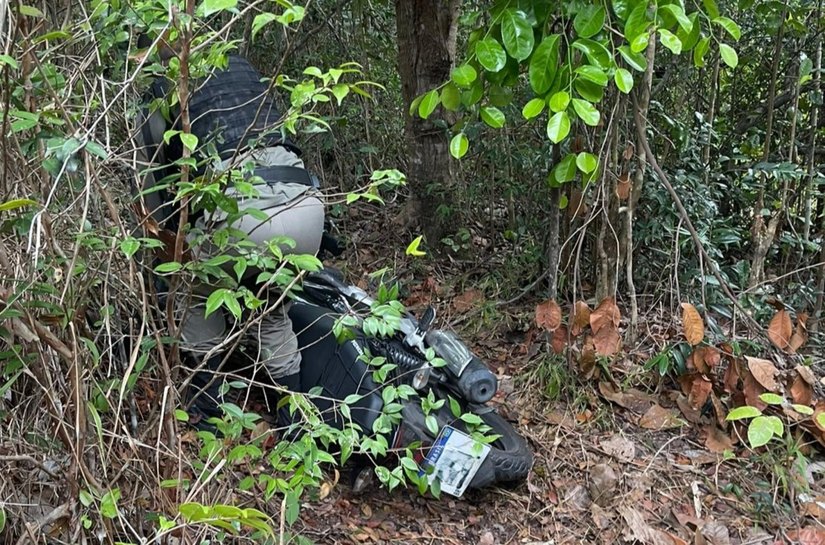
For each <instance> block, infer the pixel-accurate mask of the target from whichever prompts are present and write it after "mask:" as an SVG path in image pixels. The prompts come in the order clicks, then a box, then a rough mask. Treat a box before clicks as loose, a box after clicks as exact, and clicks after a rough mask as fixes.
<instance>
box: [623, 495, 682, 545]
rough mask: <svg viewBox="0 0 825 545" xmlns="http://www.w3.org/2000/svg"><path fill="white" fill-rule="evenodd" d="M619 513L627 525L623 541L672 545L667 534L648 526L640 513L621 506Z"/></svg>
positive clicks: (652, 544) (649, 544)
mask: <svg viewBox="0 0 825 545" xmlns="http://www.w3.org/2000/svg"><path fill="white" fill-rule="evenodd" d="M619 513H620V514H621V515H622V518H623V519H624V521H625V523H626V524H627V531H626V532H625V534H626V536H625V541H628V542H632V541H637V542H639V543H644V544H645V545H673V541H671V539H670V538H669V537H668V535H667V534H665V533H664V532H662V531H661V530H657V529H656V528H654V527H652V526H651V525H650V524H648V523H647V521H646V520H645V519H644V516H643V515H642V513H640V512H639V511H637V510H636V509H634V508H633V507H631V506H629V505H622V506H621V507H619Z"/></svg>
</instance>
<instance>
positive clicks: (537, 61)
mask: <svg viewBox="0 0 825 545" xmlns="http://www.w3.org/2000/svg"><path fill="white" fill-rule="evenodd" d="M559 39H560V36H559V35H558V34H553V35H552V36H548V37H546V38H545V39H544V40H542V41H541V43H540V44H539V45H538V47H536V51H535V53H533V56H532V57H531V58H530V68H529V70H528V76H529V79H530V86H531V87H532V88H533V91H535V92H536V94H537V95H541V94H544V93H546V92H547V91H548V90H549V89H550V86H551V85H552V84H553V79H555V77H556V71H557V70H558V67H559Z"/></svg>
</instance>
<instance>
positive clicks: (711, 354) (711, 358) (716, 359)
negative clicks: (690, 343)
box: [704, 346, 722, 370]
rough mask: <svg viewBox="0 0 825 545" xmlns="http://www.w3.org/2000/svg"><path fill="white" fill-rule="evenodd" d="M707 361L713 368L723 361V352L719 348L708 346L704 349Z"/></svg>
mask: <svg viewBox="0 0 825 545" xmlns="http://www.w3.org/2000/svg"><path fill="white" fill-rule="evenodd" d="M704 356H705V363H706V364H707V366H708V367H710V369H711V370H713V368H714V367H716V366H717V365H719V364H720V363H721V362H722V354H721V352H719V349H718V348H715V347H713V346H706V347H705V350H704Z"/></svg>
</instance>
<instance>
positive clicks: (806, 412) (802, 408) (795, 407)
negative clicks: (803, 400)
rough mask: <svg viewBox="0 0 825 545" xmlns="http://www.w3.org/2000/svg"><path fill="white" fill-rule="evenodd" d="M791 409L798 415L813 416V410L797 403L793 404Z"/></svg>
mask: <svg viewBox="0 0 825 545" xmlns="http://www.w3.org/2000/svg"><path fill="white" fill-rule="evenodd" d="M791 407H793V410H795V411H796V412H798V413H799V414H804V415H807V416H810V415H812V414H814V410H813V409H812V408H810V407H808V406H807V405H799V404H797V403H794V404H793V405H791Z"/></svg>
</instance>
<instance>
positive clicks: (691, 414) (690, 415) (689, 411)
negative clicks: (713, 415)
mask: <svg viewBox="0 0 825 545" xmlns="http://www.w3.org/2000/svg"><path fill="white" fill-rule="evenodd" d="M676 406H677V407H679V410H680V411H681V412H682V416H684V417H685V419H686V420H687V421H688V422H690V423H691V424H698V423H699V422H701V421H702V411H700V410H698V409H695V408H694V407H692V406H691V404H690V401H688V398H687V396H686V395H684V394H679V397H677V398H676Z"/></svg>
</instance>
